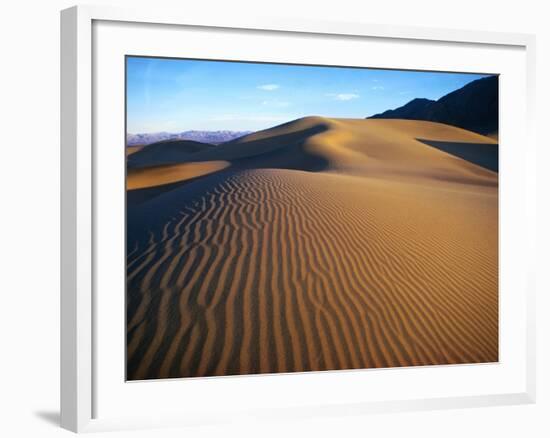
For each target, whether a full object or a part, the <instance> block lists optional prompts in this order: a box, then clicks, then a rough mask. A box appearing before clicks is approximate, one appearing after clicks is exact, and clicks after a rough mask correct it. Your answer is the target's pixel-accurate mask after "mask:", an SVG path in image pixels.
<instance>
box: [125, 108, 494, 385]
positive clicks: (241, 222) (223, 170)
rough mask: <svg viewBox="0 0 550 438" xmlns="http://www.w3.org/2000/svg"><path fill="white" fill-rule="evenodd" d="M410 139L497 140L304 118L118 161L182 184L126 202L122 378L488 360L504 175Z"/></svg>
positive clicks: (455, 131) (443, 129)
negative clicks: (163, 162)
mask: <svg viewBox="0 0 550 438" xmlns="http://www.w3.org/2000/svg"><path fill="white" fill-rule="evenodd" d="M418 139H422V140H424V141H425V140H428V141H438V142H453V144H483V145H485V149H488V150H489V152H490V151H491V147H494V148H498V145H497V144H496V142H495V141H494V140H492V139H490V138H488V137H484V136H481V135H479V134H475V133H473V132H469V131H465V130H462V129H459V128H454V127H451V126H447V125H441V124H438V123H432V122H418V121H409V120H382V119H368V120H349V119H325V118H321V117H309V118H305V119H300V120H297V121H294V122H289V123H287V124H284V125H280V126H277V127H274V128H271V129H269V130H265V131H261V132H258V133H254V134H251V135H247V136H245V137H242V138H239V139H237V140H234V141H231V142H228V143H225V144H222V145H219V146H216V147H214V148H212V149H210V148H208V149H206V150H201V151H197V152H194V153H193V154H192V157H191V156H188V157H185V158H183V159H182V160H181V161H179V162H177V163H173V164H171V165H170V166H168V167H165V166H163V167H156V168H155V167H151V168H145V169H140V170H139V171H140V172H141V173H134V171H132V172H129V179H128V184H129V188H130V187H135V188H138V187H144V186H147V187H154V186H163V185H166V184H168V183H173V182H175V181H180V182H182V181H183V182H186V183H185V184H184V185H177V184H176V185H173V186H170V187H169V188H167V189H166V190H162V191H159V192H158V194H156V195H155V196H152V197H151V198H150V199H147V200H146V201H145V202H142V203H139V204H135V205H134V204H132V203H129V205H128V216H127V217H128V224H127V225H128V227H127V229H128V235H127V239H128V242H127V246H128V254H127V291H128V292H127V293H128V295H127V309H128V310H127V321H128V327H127V337H128V344H127V357H128V365H127V372H128V378H129V379H131V380H133V379H152V378H164V377H187V376H195V377H196V376H214V375H228V374H249V373H272V372H290V371H322V370H334V369H353V368H372V367H394V366H413V365H429V364H457V363H481V362H494V361H498V227H497V224H498V174H497V173H496V172H493V171H491V170H488V169H485V168H483V167H481V166H479V165H476V164H474V163H472V162H469V161H466V160H464V159H461V158H459V157H457V156H454V155H451V154H450V153H447V152H445V151H442V150H439V149H437V148H434V147H431V146H429V145H428V144H425V143H423V142H422V141H419V140H418ZM201 172H204V173H201ZM193 174H194V176H192V175H193ZM130 181H132V183H131V184H130ZM167 187H168V186H167ZM128 199H130V198H128Z"/></svg>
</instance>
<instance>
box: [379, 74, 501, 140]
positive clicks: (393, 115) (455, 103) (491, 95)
mask: <svg viewBox="0 0 550 438" xmlns="http://www.w3.org/2000/svg"><path fill="white" fill-rule="evenodd" d="M370 118H372V119H408V120H426V121H430V122H439V123H445V124H447V125H453V126H458V127H459V128H464V129H467V130H469V131H474V132H477V133H480V134H484V135H487V134H494V133H497V132H498V76H489V77H486V78H482V79H478V80H476V81H473V82H470V83H469V84H467V85H465V86H464V87H462V88H460V89H458V90H455V91H453V92H452V93H449V94H447V95H445V96H443V97H442V98H441V99H439V100H437V101H433V100H429V99H413V100H411V101H410V102H409V103H407V104H406V105H404V106H402V107H399V108H396V109H393V110H388V111H385V112H383V113H381V114H375V115H374V116H372V117H370Z"/></svg>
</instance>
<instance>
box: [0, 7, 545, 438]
mask: <svg viewBox="0 0 550 438" xmlns="http://www.w3.org/2000/svg"><path fill="white" fill-rule="evenodd" d="M96 3H104V4H113V5H117V4H120V5H130V4H132V5H136V6H137V5H139V4H140V3H141V4H143V5H145V6H151V2H149V1H143V0H142V1H135V0H134V1H133V2H131V1H110V2H96ZM186 3H187V4H186ZM154 4H155V5H158V6H159V7H160V6H167V7H178V6H179V7H185V8H191V7H193V8H196V10H197V11H201V10H202V11H205V12H208V11H211V12H212V13H216V14H221V15H224V16H226V17H227V18H228V20H230V17H231V16H232V15H242V14H250V15H252V16H253V15H265V14H273V15H277V16H282V17H285V16H286V17H292V18H311V19H323V20H335V21H357V20H362V21H365V22H373V23H391V24H415V25H421V26H431V27H452V28H462V29H483V30H500V31H505V32H532V33H536V34H537V37H538V41H537V42H538V53H537V57H538V58H537V76H538V84H537V87H538V88H537V100H538V105H537V112H538V113H537V127H538V132H539V158H538V177H539V192H540V193H539V224H543V223H547V222H549V212H550V211H549V209H548V200H549V199H550V196H549V194H550V193H549V190H548V188H549V184H550V178H549V176H548V172H547V169H546V166H548V164H549V161H550V160H549V159H550V152H549V151H548V146H547V142H545V137H544V135H545V130H546V129H545V128H546V125H547V123H548V122H547V121H548V120H550V117H549V116H550V114H549V111H548V103H547V102H546V101H547V100H548V99H549V98H550V94H549V87H548V81H547V78H548V77H550V29H549V28H548V22H547V20H548V12H547V11H545V10H543V8H544V2H542V1H527V0H524V1H522V2H503V1H496V0H485V1H483V2H481V1H479V0H461V1H460V2H442V1H440V0H439V1H431V0H416V1H412V2H411V1H406V0H403V1H401V0H393V1H391V2H379V1H376V2H371V1H367V0H360V1H352V0H338V2H330V3H328V4H326V5H324V4H323V3H322V2H321V1H320V0H308V1H302V2H298V1H297V0H278V1H277V2H266V1H262V2H260V1H255V2H254V1H247V0H231V1H225V2H223V1H202V2H197V1H196V0H195V1H193V2H185V3H184V2H182V1H181V0H180V1H163V0H155V2H154ZM71 5H72V2H70V1H62V0H50V1H40V0H26V1H22V2H19V3H11V4H10V5H6V4H4V5H3V6H4V7H3V11H2V19H1V20H2V24H1V26H0V32H1V35H0V37H1V38H0V44H1V49H2V50H1V55H2V61H1V65H0V85H1V93H0V111H1V118H0V120H2V123H1V125H0V126H1V127H2V131H1V137H0V138H1V139H2V155H1V161H0V163H1V164H2V166H1V169H0V188H1V189H0V190H1V191H2V196H1V198H0V199H2V201H3V203H2V204H1V205H2V207H1V211H2V215H1V216H0V217H1V219H0V221H1V222H0V225H1V227H0V231H1V237H2V239H1V240H0V245H1V246H2V250H3V251H2V252H1V257H2V263H1V264H0V266H2V270H1V272H2V275H1V276H0V285H1V286H0V293H1V294H2V298H3V300H2V301H0V303H1V304H2V306H1V307H0V309H1V310H0V312H1V313H0V334H1V335H0V336H1V341H2V343H1V347H2V349H1V350H0V351H1V356H0V377H1V378H2V385H1V386H0V409H1V410H0V412H1V420H0V430H1V432H0V434H2V435H4V436H9V437H14V436H15V437H16V436H26V437H34V436H40V437H49V436H62V435H66V436H69V434H70V433H69V432H65V431H62V430H59V429H58V428H57V421H58V416H59V413H58V403H59V390H58V387H59V376H58V369H59V342H58V338H59V336H58V332H59V323H58V320H59V243H58V242H59V194H58V193H59V13H58V11H59V9H62V8H64V7H68V6H71ZM538 240H539V248H538V258H539V273H540V275H539V279H538V306H537V307H538V309H539V310H538V317H539V319H538V326H539V331H538V342H537V344H538V354H539V361H538V368H539V373H538V379H539V385H538V390H539V394H538V403H537V404H536V405H531V406H515V407H497V408H483V409H465V410H454V411H437V412H419V413H406V414H392V415H388V414H383V415H370V416H368V417H346V418H325V419H311V420H300V421H295V422H291V423H285V424H279V423H273V424H270V425H268V426H267V427H266V426H265V424H264V425H262V428H261V429H258V425H255V424H244V425H243V424H237V425H234V426H223V427H222V426H212V427H202V428H194V429H188V430H185V431H182V430H179V431H171V430H164V431H161V432H159V431H154V432H151V431H149V432H147V431H141V432H132V433H130V432H125V433H110V434H108V435H107V436H112V437H115V438H117V437H119V436H134V435H135V436H155V437H157V436H158V437H163V436H182V435H184V434H185V435H186V436H193V437H194V436H200V437H218V436H222V435H223V436H224V437H228V436H239V437H243V436H262V437H263V436H267V437H270V436H274V437H275V436H281V435H283V436H290V437H292V436H312V435H316V436H320V437H324V436H326V437H329V436H335V435H336V436H342V437H344V436H345V437H347V436H366V435H370V436H375V437H376V436H390V437H391V436H396V437H397V436H399V437H401V436H404V435H407V436H422V437H431V436H434V437H436V436H437V437H439V436H446V437H454V436H457V437H458V436H473V437H477V436H514V437H517V436H530V437H539V436H541V437H542V436H547V435H548V434H550V420H549V418H548V416H549V414H548V413H549V412H550V382H549V380H548V378H547V373H546V372H545V370H548V369H550V363H549V358H550V342H549V339H548V333H549V330H550V323H549V322H548V317H547V315H545V313H546V311H547V309H550V298H549V297H548V293H549V292H550V288H549V287H548V286H549V282H548V279H547V278H546V277H543V275H542V274H545V273H546V271H547V270H548V267H547V265H548V261H549V257H548V255H547V252H546V251H545V250H544V248H545V247H548V245H549V244H550V241H549V234H548V231H547V230H546V229H544V228H543V227H542V226H540V227H539V232H538ZM6 241H7V242H6ZM6 243H7V244H6ZM545 309H546V310H545Z"/></svg>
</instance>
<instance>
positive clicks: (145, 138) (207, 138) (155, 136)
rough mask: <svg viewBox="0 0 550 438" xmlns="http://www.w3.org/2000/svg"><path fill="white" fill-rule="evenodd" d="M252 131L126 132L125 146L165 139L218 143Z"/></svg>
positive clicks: (146, 143)
mask: <svg viewBox="0 0 550 438" xmlns="http://www.w3.org/2000/svg"><path fill="white" fill-rule="evenodd" d="M251 132H252V131H183V132H175V133H174V132H153V133H147V134H128V135H127V136H126V145H127V146H137V145H148V144H152V143H157V142H159V141H166V140H192V141H198V142H201V143H208V144H220V143H225V142H226V141H230V140H234V139H236V138H239V137H242V136H243V135H247V134H250V133H251Z"/></svg>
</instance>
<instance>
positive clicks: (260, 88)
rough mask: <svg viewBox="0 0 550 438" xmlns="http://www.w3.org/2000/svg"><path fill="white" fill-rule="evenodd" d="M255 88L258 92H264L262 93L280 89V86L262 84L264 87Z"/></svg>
mask: <svg viewBox="0 0 550 438" xmlns="http://www.w3.org/2000/svg"><path fill="white" fill-rule="evenodd" d="M257 88H258V89H259V90H264V91H274V90H276V89H278V88H280V86H279V85H277V84H264V85H258V87H257Z"/></svg>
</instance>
